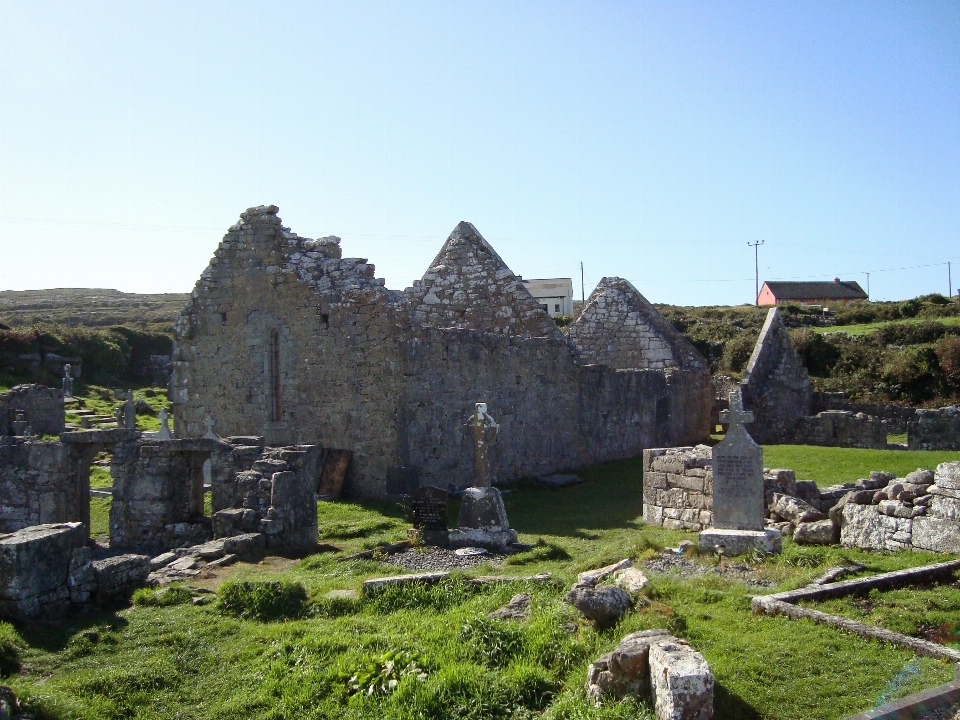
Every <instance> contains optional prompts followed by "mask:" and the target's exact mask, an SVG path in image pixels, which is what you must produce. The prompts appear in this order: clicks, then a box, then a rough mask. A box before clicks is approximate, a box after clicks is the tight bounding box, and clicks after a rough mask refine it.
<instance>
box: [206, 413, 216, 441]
mask: <svg viewBox="0 0 960 720" xmlns="http://www.w3.org/2000/svg"><path fill="white" fill-rule="evenodd" d="M203 424H204V425H206V426H207V432H206V433H204V436H203V437H204V438H206V439H207V440H219V439H220V436H219V435H217V434H216V433H215V432H214V431H213V427H214V425H216V424H217V423H216V422H214V420H213V418H212V417H210V416H209V415H207V417H206V418H204V421H203Z"/></svg>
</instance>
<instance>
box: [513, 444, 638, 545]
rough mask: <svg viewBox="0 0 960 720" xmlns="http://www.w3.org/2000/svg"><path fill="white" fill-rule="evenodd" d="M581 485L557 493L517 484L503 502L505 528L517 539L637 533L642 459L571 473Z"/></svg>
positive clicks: (591, 537)
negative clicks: (513, 531) (507, 525)
mask: <svg viewBox="0 0 960 720" xmlns="http://www.w3.org/2000/svg"><path fill="white" fill-rule="evenodd" d="M577 474H578V475H580V477H582V478H583V479H584V480H586V482H585V483H583V484H581V485H573V486H570V487H566V488H562V489H559V490H549V489H547V488H544V487H541V486H539V485H537V484H535V483H534V482H532V481H529V482H521V483H520V484H519V485H518V486H517V487H516V489H514V490H513V492H511V493H510V494H509V495H507V496H506V497H505V498H504V502H505V503H506V506H507V514H508V515H509V517H510V524H511V525H512V526H513V527H514V528H515V529H516V530H518V531H520V532H522V533H530V534H540V535H555V536H562V537H577V538H582V539H587V540H590V539H595V538H596V536H595V535H592V534H591V532H590V531H591V530H610V529H613V528H637V527H639V526H640V525H639V519H640V517H641V516H642V515H643V458H640V457H636V458H630V459H628V460H616V461H613V462H609V463H604V464H603V465H596V466H594V467H590V468H586V469H584V470H580V471H578V472H577Z"/></svg>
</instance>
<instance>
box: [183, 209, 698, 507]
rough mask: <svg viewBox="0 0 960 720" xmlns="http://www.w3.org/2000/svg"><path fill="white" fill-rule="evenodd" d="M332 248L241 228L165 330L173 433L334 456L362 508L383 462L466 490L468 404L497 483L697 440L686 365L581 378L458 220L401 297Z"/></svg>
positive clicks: (263, 219) (574, 361)
mask: <svg viewBox="0 0 960 720" xmlns="http://www.w3.org/2000/svg"><path fill="white" fill-rule="evenodd" d="M338 243H339V240H338V239H336V238H325V239H323V240H320V241H313V240H309V239H307V238H301V237H299V236H297V235H296V234H295V233H292V232H290V231H289V229H287V228H284V227H283V226H282V225H281V224H280V220H279V218H277V216H276V208H275V207H274V206H269V207H260V208H251V209H250V210H248V211H247V212H245V213H243V214H242V215H241V222H240V223H238V224H237V225H235V226H234V227H232V228H231V229H230V232H228V233H227V235H226V236H225V237H224V240H223V242H222V243H221V245H220V247H219V248H218V250H217V253H216V255H215V257H214V259H213V261H211V265H210V266H209V267H208V268H207V270H206V271H204V273H203V275H202V276H201V279H200V281H199V282H198V283H197V286H196V288H195V289H194V292H193V296H192V300H191V302H190V304H189V306H188V307H187V308H186V309H185V310H184V311H183V312H182V313H181V315H180V317H179V318H178V320H177V323H176V326H175V335H176V345H175V352H174V380H173V399H174V410H175V417H176V423H175V424H176V431H177V433H178V436H180V437H184V436H186V437H197V436H199V435H202V434H203V433H204V432H205V425H204V419H205V417H206V416H208V415H209V416H211V417H212V418H213V419H214V421H215V422H216V431H217V432H218V434H220V435H224V436H226V435H260V436H264V437H265V438H266V442H267V444H269V445H293V444H304V443H309V444H316V445H319V446H321V447H325V448H339V449H344V450H350V451H352V452H353V461H352V463H351V466H350V470H349V475H348V478H347V485H346V487H345V492H347V493H348V494H352V495H354V496H367V497H380V496H383V495H384V494H385V491H386V487H385V480H386V477H387V475H388V472H390V469H391V468H392V467H395V466H414V467H417V468H418V471H419V476H420V478H421V482H422V483H433V484H440V485H441V486H443V487H446V486H447V485H448V484H454V485H456V486H460V487H463V486H465V485H468V484H469V483H470V482H471V480H472V474H471V473H472V466H473V447H472V442H468V440H467V439H466V436H465V434H464V428H463V424H464V423H465V422H466V421H467V419H468V418H469V416H470V413H471V412H472V409H473V405H474V403H476V402H487V403H488V405H489V407H490V412H491V413H492V414H493V416H494V417H495V418H496V419H497V421H498V422H500V423H501V425H502V429H501V435H500V439H499V442H498V443H497V445H496V446H495V447H494V449H493V452H492V461H493V463H494V474H495V475H496V476H498V477H499V478H500V479H501V480H510V479H514V478H516V477H519V476H522V475H525V474H531V473H541V472H551V471H555V470H560V469H564V468H570V467H575V466H578V465H582V464H587V463H592V462H597V461H599V460H604V459H611V458H613V457H624V456H625V455H626V454H637V453H639V451H640V450H641V449H642V448H644V447H649V445H650V444H663V445H666V444H673V443H676V442H695V441H698V440H700V439H701V438H703V437H706V435H707V434H708V431H709V427H708V426H709V418H708V413H709V407H710V391H709V375H708V374H707V370H706V364H705V362H703V361H702V358H701V362H702V363H703V368H699V367H695V368H691V369H689V370H687V369H684V368H681V369H679V370H678V369H677V368H672V369H671V370H670V371H663V370H644V369H642V368H632V369H624V370H616V369H611V368H601V367H599V366H584V365H583V364H582V363H581V361H580V359H579V354H578V352H577V351H576V349H575V348H574V347H573V345H572V344H571V342H570V341H569V340H568V339H567V338H566V337H565V336H564V335H563V334H562V333H560V332H559V330H558V329H557V328H556V326H555V324H554V323H553V321H552V320H550V318H549V317H548V316H547V315H546V313H544V312H543V310H542V309H541V308H540V307H539V305H538V304H537V303H536V301H534V300H533V298H532V297H531V296H530V295H529V293H528V292H527V290H526V289H525V288H524V287H523V286H522V284H521V283H520V281H519V279H518V278H516V276H514V275H513V273H512V272H511V271H510V270H509V268H507V267H506V265H505V264H504V263H503V261H502V260H501V259H500V258H499V256H497V255H496V253H495V252H494V251H493V249H492V248H491V247H490V246H489V244H488V243H487V242H486V241H485V240H483V238H482V237H481V236H480V235H479V233H477V232H476V230H475V229H474V228H473V227H472V226H471V225H469V224H468V223H461V224H460V225H458V226H457V228H456V229H455V230H454V232H453V233H452V234H451V236H450V238H449V239H448V241H447V243H446V244H445V245H444V248H443V250H441V253H440V254H439V255H438V256H437V259H436V260H435V261H434V264H433V265H432V266H431V268H430V269H429V270H428V272H427V273H426V274H425V275H424V278H423V280H422V281H420V282H418V283H417V284H415V286H414V287H413V288H409V289H408V290H407V291H406V292H405V293H398V292H394V291H390V290H387V289H385V288H384V287H383V281H382V280H378V279H376V278H375V277H374V276H373V266H372V265H369V264H367V263H366V261H365V260H356V259H355V260H344V259H342V258H341V257H340V248H339V244H338ZM654 312H655V311H654ZM272 338H275V339H272ZM274 346H276V348H275V347H274ZM277 350H278V352H277ZM694 353H695V351H694ZM277 355H278V356H279V357H278V358H277V357H275V356H277ZM277 386H279V388H280V402H279V406H280V409H281V417H280V418H279V419H274V417H273V415H274V413H275V412H276V408H277V403H276V402H274V388H275V387H277Z"/></svg>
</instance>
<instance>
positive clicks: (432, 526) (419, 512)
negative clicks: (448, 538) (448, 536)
mask: <svg viewBox="0 0 960 720" xmlns="http://www.w3.org/2000/svg"><path fill="white" fill-rule="evenodd" d="M410 505H411V506H412V507H413V524H414V526H416V527H418V528H422V529H424V530H446V529H447V491H446V490H444V489H442V488H438V487H433V486H432V485H427V486H425V487H421V488H417V489H416V490H414V491H413V493H412V497H411V500H410Z"/></svg>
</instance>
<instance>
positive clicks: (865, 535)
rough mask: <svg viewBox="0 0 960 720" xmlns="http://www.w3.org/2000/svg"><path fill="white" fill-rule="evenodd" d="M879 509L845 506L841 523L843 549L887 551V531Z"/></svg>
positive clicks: (864, 506)
mask: <svg viewBox="0 0 960 720" xmlns="http://www.w3.org/2000/svg"><path fill="white" fill-rule="evenodd" d="M883 502H890V501H889V500H884V501H883ZM877 508H878V506H875V505H854V504H847V505H845V506H844V508H843V517H842V519H841V521H840V544H841V545H842V546H843V547H856V548H861V549H863V550H886V547H887V545H886V531H885V529H884V525H883V523H882V520H881V517H882V516H881V514H880V513H879V512H878V510H877Z"/></svg>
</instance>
